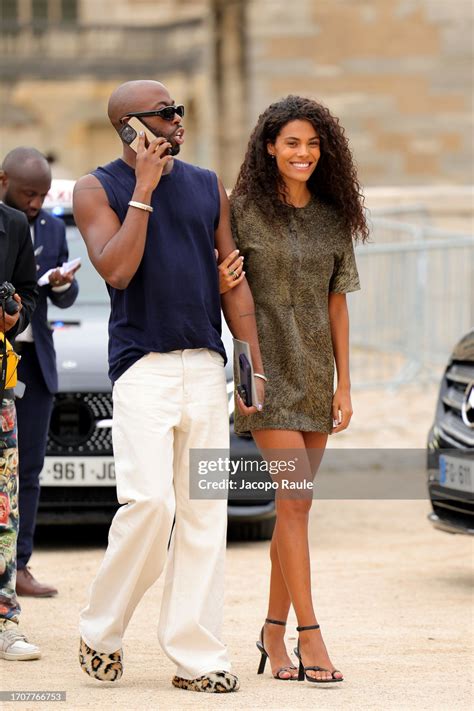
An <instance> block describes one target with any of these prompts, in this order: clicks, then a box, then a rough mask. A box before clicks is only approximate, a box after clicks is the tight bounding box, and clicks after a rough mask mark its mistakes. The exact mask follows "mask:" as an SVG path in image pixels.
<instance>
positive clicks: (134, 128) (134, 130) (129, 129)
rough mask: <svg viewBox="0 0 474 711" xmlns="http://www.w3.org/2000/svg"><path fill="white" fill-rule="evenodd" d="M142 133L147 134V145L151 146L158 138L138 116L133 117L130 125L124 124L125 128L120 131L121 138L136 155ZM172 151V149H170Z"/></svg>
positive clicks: (129, 122)
mask: <svg viewBox="0 0 474 711" xmlns="http://www.w3.org/2000/svg"><path fill="white" fill-rule="evenodd" d="M140 131H143V132H144V133H145V138H146V141H145V145H147V146H148V145H149V144H150V143H151V142H152V141H154V140H155V138H157V136H155V134H154V133H152V132H151V131H150V129H149V128H147V127H146V126H145V124H144V123H142V122H141V121H140V119H138V118H137V117H136V116H132V117H131V118H130V119H129V121H128V123H126V124H124V126H123V128H122V129H120V136H121V138H122V140H123V141H124V142H125V143H127V144H128V145H129V146H130V148H131V149H132V150H134V151H135V153H136V152H137V150H138V141H139V134H140ZM170 150H171V149H170Z"/></svg>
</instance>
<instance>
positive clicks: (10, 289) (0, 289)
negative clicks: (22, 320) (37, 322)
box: [0, 281, 20, 316]
mask: <svg viewBox="0 0 474 711" xmlns="http://www.w3.org/2000/svg"><path fill="white" fill-rule="evenodd" d="M15 291H16V289H15V287H14V286H13V284H10V282H9V281H4V282H3V284H0V306H1V307H2V309H3V310H4V311H5V313H7V314H8V315H9V316H13V314H16V312H17V311H18V310H19V308H20V305H19V304H18V303H17V302H16V301H15V299H14V298H13V294H14V293H15Z"/></svg>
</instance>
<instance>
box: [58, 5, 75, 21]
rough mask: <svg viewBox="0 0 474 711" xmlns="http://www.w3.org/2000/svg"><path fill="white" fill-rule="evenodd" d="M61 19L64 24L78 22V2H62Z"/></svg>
mask: <svg viewBox="0 0 474 711" xmlns="http://www.w3.org/2000/svg"><path fill="white" fill-rule="evenodd" d="M61 19H62V21H63V22H76V20H77V0H61Z"/></svg>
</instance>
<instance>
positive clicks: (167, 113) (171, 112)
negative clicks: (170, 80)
mask: <svg viewBox="0 0 474 711" xmlns="http://www.w3.org/2000/svg"><path fill="white" fill-rule="evenodd" d="M175 114H178V116H180V117H181V118H183V116H184V106H183V104H178V106H164V107H163V108H162V109H157V110H156V111H133V112H130V113H128V114H125V116H122V118H121V119H120V123H123V120H124V119H125V118H128V117H129V116H136V117H137V118H140V117H141V116H159V117H160V118H162V119H163V120H164V121H172V120H173V119H174V116H175Z"/></svg>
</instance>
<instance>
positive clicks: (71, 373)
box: [38, 181, 275, 539]
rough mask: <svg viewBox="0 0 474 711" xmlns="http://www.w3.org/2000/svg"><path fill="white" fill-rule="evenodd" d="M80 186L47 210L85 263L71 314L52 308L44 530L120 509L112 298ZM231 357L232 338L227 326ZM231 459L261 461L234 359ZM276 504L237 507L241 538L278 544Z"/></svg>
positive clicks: (232, 513) (234, 524)
mask: <svg viewBox="0 0 474 711" xmlns="http://www.w3.org/2000/svg"><path fill="white" fill-rule="evenodd" d="M73 185H74V183H73V181H55V184H54V185H53V189H52V192H51V193H50V194H49V196H48V199H47V200H46V202H45V208H46V209H49V210H51V212H53V213H54V214H56V215H57V216H59V217H61V218H62V219H64V220H65V222H66V231H67V239H68V245H69V257H70V259H73V258H75V257H81V259H82V267H81V269H80V271H79V272H78V275H77V276H78V280H79V282H80V290H79V296H78V299H77V301H76V303H75V304H74V305H73V306H72V307H71V308H69V309H67V310H60V309H57V308H54V307H53V306H50V307H49V319H50V323H51V326H52V328H53V329H54V343H55V348H56V354H57V365H58V376H59V392H58V393H57V395H56V396H55V400H54V406H53V412H52V417H51V424H50V428H49V437H48V444H47V453H46V459H45V464H44V468H43V471H42V473H41V497H40V503H39V510H38V523H39V524H40V525H41V524H54V523H61V524H63V523H67V524H73V523H87V524H92V523H107V522H108V521H110V520H111V518H112V516H113V514H114V513H115V511H116V509H117V507H118V503H117V499H116V493H115V470H114V460H113V452H112V437H111V423H112V394H111V383H110V381H109V378H108V375H107V370H108V363H107V341H108V333H107V322H108V315H109V297H108V293H107V290H106V287H105V284H104V282H103V280H102V279H101V278H100V277H99V275H98V274H97V272H96V271H95V270H94V268H93V267H92V265H91V263H90V261H89V259H88V256H87V250H86V247H85V244H84V241H83V240H82V238H81V235H80V233H79V231H78V229H77V227H76V226H75V224H74V218H73V215H72V210H71V203H72V187H73ZM223 326H224V328H223V341H224V345H225V348H226V351H227V354H228V356H229V355H230V356H231V354H232V337H231V334H230V332H229V330H228V328H227V326H226V324H225V322H224V321H223ZM225 372H226V376H227V392H228V396H229V425H230V435H231V459H234V460H235V459H239V460H242V461H244V460H246V459H250V460H257V459H260V457H259V454H258V451H257V449H256V447H255V444H254V442H253V440H252V439H251V438H248V439H246V438H239V437H237V436H236V435H235V433H234V429H233V389H234V386H233V373H232V357H230V358H229V360H228V363H227V365H226V370H225ZM274 511H275V510H274V501H273V500H272V499H271V498H268V499H267V500H250V499H248V498H246V499H242V500H234V499H232V500H229V504H228V512H229V532H230V535H231V537H233V538H245V539H264V538H270V537H271V535H272V532H273V526H274V521H275V512H274Z"/></svg>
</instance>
